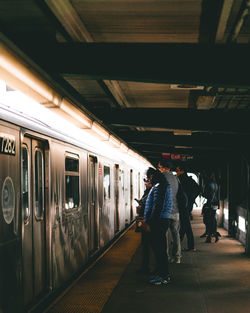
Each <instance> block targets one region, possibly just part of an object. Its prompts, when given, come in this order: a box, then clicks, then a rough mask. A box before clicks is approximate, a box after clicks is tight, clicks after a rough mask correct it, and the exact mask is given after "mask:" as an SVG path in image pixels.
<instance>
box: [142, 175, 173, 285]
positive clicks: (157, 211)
mask: <svg viewBox="0 0 250 313" xmlns="http://www.w3.org/2000/svg"><path fill="white" fill-rule="evenodd" d="M152 185H153V187H152V188H151V190H150V192H149V195H148V197H147V200H146V205H145V210H144V220H145V222H146V223H145V230H146V231H150V234H151V243H152V249H153V252H154V255H155V260H156V268H157V273H156V275H155V276H154V277H153V278H152V279H151V280H150V283H151V284H154V285H161V284H164V285H165V284H167V283H168V282H169V280H170V276H169V272H168V256H167V242H166V232H167V229H168V226H169V217H170V215H171V208H172V193H171V188H170V185H169V184H168V182H167V181H166V179H165V178H164V176H163V175H162V174H161V173H160V172H159V171H156V172H155V173H154V174H153V176H152Z"/></svg>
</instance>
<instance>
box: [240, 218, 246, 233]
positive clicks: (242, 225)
mask: <svg viewBox="0 0 250 313" xmlns="http://www.w3.org/2000/svg"><path fill="white" fill-rule="evenodd" d="M238 227H239V229H240V230H241V231H243V232H244V233H245V232H246V220H245V219H244V217H242V216H239V225H238Z"/></svg>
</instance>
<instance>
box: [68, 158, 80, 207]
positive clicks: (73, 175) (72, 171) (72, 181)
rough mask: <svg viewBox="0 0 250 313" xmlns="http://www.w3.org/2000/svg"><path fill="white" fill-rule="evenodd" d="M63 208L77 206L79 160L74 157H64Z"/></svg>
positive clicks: (78, 197)
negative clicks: (64, 199)
mask: <svg viewBox="0 0 250 313" xmlns="http://www.w3.org/2000/svg"><path fill="white" fill-rule="evenodd" d="M65 190H66V202H65V208H66V209H67V210H68V209H73V208H78V206H79V199H80V195H79V160H78V159H75V158H69V157H66V158H65Z"/></svg>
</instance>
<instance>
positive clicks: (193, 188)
mask: <svg viewBox="0 0 250 313" xmlns="http://www.w3.org/2000/svg"><path fill="white" fill-rule="evenodd" d="M188 185H189V186H188V189H189V196H190V197H191V198H192V199H196V197H198V196H199V194H200V193H201V189H200V186H199V185H198V184H197V183H196V181H195V180H194V179H193V178H192V177H191V176H188Z"/></svg>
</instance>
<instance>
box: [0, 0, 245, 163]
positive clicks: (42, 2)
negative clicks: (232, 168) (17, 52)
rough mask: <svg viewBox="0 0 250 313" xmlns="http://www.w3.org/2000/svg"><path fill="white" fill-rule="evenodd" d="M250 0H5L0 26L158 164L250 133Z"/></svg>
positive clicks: (218, 152) (82, 104)
mask: <svg viewBox="0 0 250 313" xmlns="http://www.w3.org/2000/svg"><path fill="white" fill-rule="evenodd" d="M249 13H250V1H247V0H224V1H223V0H126V1H125V0H105V1H104V0H63V1H62V0H25V1H24V0H16V1H14V0H8V1H0V28H1V31H2V33H3V34H4V35H5V36H6V37H7V38H8V39H10V40H11V41H12V42H13V43H14V44H15V45H16V46H17V47H18V48H19V49H21V51H23V52H24V53H25V54H26V55H27V56H28V57H29V58H30V59H32V60H33V62H34V63H35V64H37V65H38V66H39V67H40V68H42V69H43V70H44V71H45V72H46V73H47V74H48V77H49V78H50V80H51V83H53V84H54V85H55V86H57V87H58V88H61V89H62V90H64V92H65V96H67V97H71V98H72V99H75V100H76V103H77V106H78V107H79V108H80V109H82V110H83V111H84V112H90V114H91V115H92V116H93V117H96V118H97V120H98V121H100V122H101V123H103V125H105V127H106V128H107V129H109V130H110V131H111V132H112V133H113V134H115V135H116V136H118V137H119V138H120V139H121V140H123V141H124V142H126V143H127V145H128V146H129V147H131V148H132V149H134V150H136V151H137V152H139V153H140V154H142V155H143V156H145V157H146V158H147V159H148V160H149V161H151V162H152V163H153V164H156V163H157V160H158V159H159V157H160V155H161V154H162V153H172V154H174V155H177V156H178V155H182V157H183V158H185V159H187V160H192V159H193V160H196V161H198V160H200V161H201V162H207V161H208V160H211V159H214V160H215V161H216V160H222V161H223V160H225V158H226V157H227V156H228V155H232V153H235V152H237V153H241V152H242V153H247V150H248V148H247V142H248V141H249V135H250V124H249V117H250V114H249V112H250V111H249V108H250V74H249V73H250V58H249V55H250V45H249V38H250V16H249Z"/></svg>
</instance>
